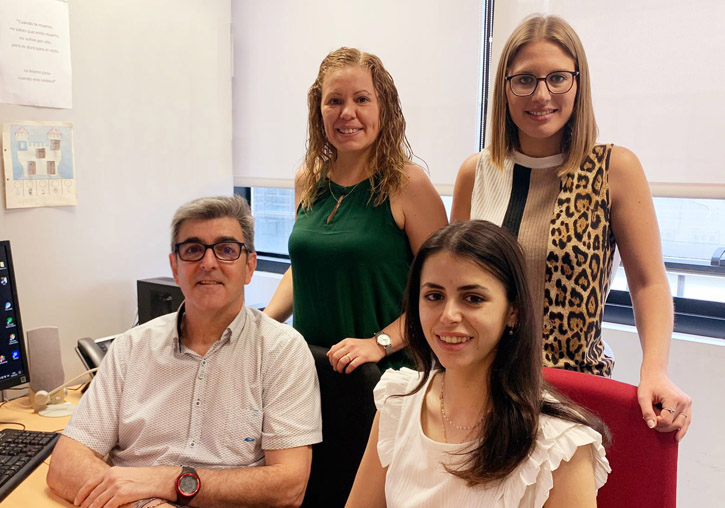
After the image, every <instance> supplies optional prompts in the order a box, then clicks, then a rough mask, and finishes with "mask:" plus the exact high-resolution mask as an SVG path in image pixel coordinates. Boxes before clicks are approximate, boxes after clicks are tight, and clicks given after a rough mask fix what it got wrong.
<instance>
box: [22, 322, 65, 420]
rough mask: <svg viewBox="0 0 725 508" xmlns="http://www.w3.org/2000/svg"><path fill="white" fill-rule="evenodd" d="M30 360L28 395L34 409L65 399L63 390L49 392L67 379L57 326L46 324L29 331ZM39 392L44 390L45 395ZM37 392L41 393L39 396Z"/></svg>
mask: <svg viewBox="0 0 725 508" xmlns="http://www.w3.org/2000/svg"><path fill="white" fill-rule="evenodd" d="M27 343H28V360H29V362H30V389H29V390H28V397H29V398H30V404H31V405H32V406H33V409H35V410H36V411H38V410H39V409H42V408H44V407H45V406H46V405H47V404H59V403H61V402H63V401H64V400H65V392H64V391H63V390H60V391H58V392H57V393H54V394H52V396H50V397H48V393H49V392H51V391H53V390H55V389H56V388H57V387H58V386H61V385H62V384H63V382H64V381H65V373H64V372H63V362H62V361H61V356H60V335H59V334H58V328H57V327H55V326H44V327H42V328H36V329H34V330H30V331H29V332H28V341H27ZM38 392H44V395H42V394H39V393H38ZM36 394H38V395H41V396H40V397H37V399H38V400H37V401H36Z"/></svg>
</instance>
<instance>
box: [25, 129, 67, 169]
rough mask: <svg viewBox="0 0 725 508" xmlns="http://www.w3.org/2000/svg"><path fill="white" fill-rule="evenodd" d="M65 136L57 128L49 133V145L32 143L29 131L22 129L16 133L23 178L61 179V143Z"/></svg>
mask: <svg viewBox="0 0 725 508" xmlns="http://www.w3.org/2000/svg"><path fill="white" fill-rule="evenodd" d="M62 138H63V135H62V134H61V133H60V131H59V130H58V129H56V128H55V127H54V128H52V129H50V130H49V131H48V142H47V143H32V142H30V140H29V135H28V131H27V130H26V129H25V128H24V127H20V128H19V129H18V130H17V131H15V143H16V146H17V152H16V154H17V157H18V162H20V164H21V165H22V167H23V178H24V179H29V178H38V177H41V178H42V177H48V178H60V175H59V174H58V166H60V163H61V162H62V161H63V155H62V153H61V149H60V143H61V141H62Z"/></svg>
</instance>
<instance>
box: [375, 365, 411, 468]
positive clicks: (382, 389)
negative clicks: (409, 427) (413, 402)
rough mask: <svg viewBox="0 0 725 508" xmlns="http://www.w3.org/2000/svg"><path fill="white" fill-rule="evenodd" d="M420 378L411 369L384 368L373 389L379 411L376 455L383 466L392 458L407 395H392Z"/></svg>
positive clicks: (398, 393)
mask: <svg viewBox="0 0 725 508" xmlns="http://www.w3.org/2000/svg"><path fill="white" fill-rule="evenodd" d="M419 379H420V374H419V373H418V372H416V371H414V370H412V369H407V368H402V369H400V370H393V369H388V370H386V371H385V372H384V373H383V375H382V377H381V378H380V381H378V384H377V385H376V386H375V390H373V397H374V398H375V407H377V408H378V411H379V412H380V419H379V423H378V457H380V464H381V465H382V466H383V467H388V466H389V465H390V462H391V460H392V458H393V451H394V449H395V436H396V434H397V433H398V425H399V424H400V417H401V413H402V411H403V403H404V402H405V400H406V399H408V397H392V395H402V394H404V393H408V391H410V388H409V386H414V383H417V381H418V380H419Z"/></svg>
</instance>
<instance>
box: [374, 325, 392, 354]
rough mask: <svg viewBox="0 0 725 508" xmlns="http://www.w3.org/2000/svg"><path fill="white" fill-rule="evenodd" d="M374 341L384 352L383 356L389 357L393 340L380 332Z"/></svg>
mask: <svg viewBox="0 0 725 508" xmlns="http://www.w3.org/2000/svg"><path fill="white" fill-rule="evenodd" d="M375 341H376V342H377V343H378V346H380V347H382V348H383V349H384V350H385V356H390V353H392V352H393V339H391V338H390V335H388V334H387V333H385V332H383V331H382V330H381V331H379V332H378V333H376V334H375Z"/></svg>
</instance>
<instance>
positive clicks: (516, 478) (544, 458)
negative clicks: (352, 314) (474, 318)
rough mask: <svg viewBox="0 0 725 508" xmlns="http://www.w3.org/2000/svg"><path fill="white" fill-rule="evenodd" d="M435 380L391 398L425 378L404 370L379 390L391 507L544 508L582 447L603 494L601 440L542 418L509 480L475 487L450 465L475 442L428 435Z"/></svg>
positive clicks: (381, 448) (388, 375) (386, 377)
mask: <svg viewBox="0 0 725 508" xmlns="http://www.w3.org/2000/svg"><path fill="white" fill-rule="evenodd" d="M431 379H433V376H432V375H431V377H430V378H429V380H428V382H427V383H426V386H425V387H423V388H422V389H421V390H420V391H418V392H417V393H416V394H414V395H411V396H404V397H391V395H396V394H404V393H408V392H409V391H410V390H411V389H412V388H414V387H415V386H416V385H417V384H418V382H419V381H420V373H418V372H415V371H413V370H410V369H405V368H404V369H401V370H399V371H395V370H388V371H386V372H385V373H384V374H383V377H382V378H381V380H380V382H379V383H378V385H377V387H376V388H375V404H376V406H377V408H378V410H380V430H379V435H378V455H379V457H380V462H381V464H382V466H383V467H387V468H388V472H387V476H386V480H385V499H386V502H387V506H388V508H406V507H410V508H413V507H415V508H424V507H430V508H442V507H446V508H455V507H461V508H473V507H477V506H481V507H487V508H514V507H526V508H532V507H536V508H539V507H542V506H543V505H544V503H545V502H546V500H547V499H548V497H549V491H550V490H551V487H552V485H553V479H552V471H554V470H556V468H558V467H559V464H561V461H562V460H564V461H568V460H570V459H571V457H572V456H573V455H574V452H576V450H577V448H578V447H580V446H589V447H590V449H591V454H592V460H593V462H594V478H595V484H596V488H597V489H599V488H600V487H601V486H602V485H604V483H605V482H606V481H607V475H608V474H609V472H610V471H611V469H610V467H609V462H608V461H607V459H606V457H605V455H604V447H603V446H602V436H601V435H600V434H599V433H598V432H596V431H594V430H593V429H591V428H590V427H587V426H585V425H580V424H577V423H572V422H568V421H566V420H561V419H559V418H554V417H551V416H547V415H541V416H540V418H539V431H538V435H537V438H536V447H535V448H534V450H533V452H532V453H531V455H530V456H529V457H528V459H526V460H525V461H523V462H522V463H521V464H519V466H518V467H517V468H516V469H515V470H514V472H513V473H511V474H510V475H509V476H507V477H506V478H504V479H503V480H500V481H497V482H493V483H488V484H483V485H478V486H475V487H468V486H467V485H466V482H465V481H464V480H462V479H460V478H458V477H457V476H454V475H452V474H450V473H448V472H447V471H446V470H445V469H444V467H443V464H448V465H449V466H450V465H454V464H455V463H456V456H454V455H451V453H456V452H460V451H461V450H462V449H465V448H466V447H470V446H471V445H472V443H469V444H467V445H466V444H463V445H461V444H446V443H439V442H436V441H433V440H431V439H430V438H428V437H427V436H426V435H425V434H424V433H423V430H422V427H421V422H420V419H421V416H420V415H421V406H422V403H423V400H424V398H425V394H426V392H427V390H428V384H429V383H430V380H431ZM458 460H460V458H458Z"/></svg>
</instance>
